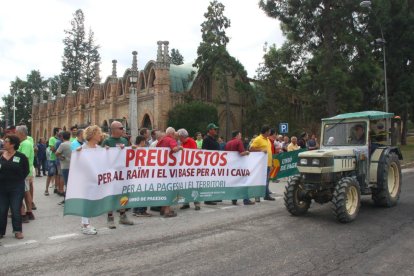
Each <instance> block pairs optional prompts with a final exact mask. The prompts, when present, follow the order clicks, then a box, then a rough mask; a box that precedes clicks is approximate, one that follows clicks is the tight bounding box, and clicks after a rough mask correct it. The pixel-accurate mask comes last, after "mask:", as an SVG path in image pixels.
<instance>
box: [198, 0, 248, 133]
mask: <svg viewBox="0 0 414 276" xmlns="http://www.w3.org/2000/svg"><path fill="white" fill-rule="evenodd" d="M224 8H225V7H224V5H223V4H222V3H219V2H218V1H217V0H214V1H212V2H210V5H209V6H208V8H207V12H206V13H205V14H204V17H205V18H206V20H205V21H204V22H203V23H202V24H201V37H202V41H201V43H200V45H199V46H198V48H197V59H196V61H195V63H194V66H196V67H197V68H198V75H197V79H196V81H195V82H198V84H199V85H204V86H205V87H207V90H208V93H207V94H210V95H211V89H212V88H211V81H212V80H213V79H216V80H218V81H219V84H220V85H219V86H220V90H221V91H220V92H221V93H219V99H216V100H218V101H219V102H224V104H225V110H226V125H227V129H226V138H227V139H229V138H230V137H231V135H230V132H231V129H230V99H229V85H228V80H227V78H228V77H229V76H232V77H235V76H236V75H239V76H241V77H242V78H243V77H244V78H246V77H247V73H246V71H245V70H244V67H243V66H242V65H241V63H240V62H238V61H237V60H236V59H235V58H233V57H232V56H231V55H230V54H229V53H228V52H227V48H226V46H227V43H228V42H229V38H228V37H227V35H226V29H227V28H229V27H230V20H229V19H228V18H227V17H226V16H224ZM209 100H214V99H209Z"/></svg>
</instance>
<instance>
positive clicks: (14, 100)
mask: <svg viewBox="0 0 414 276" xmlns="http://www.w3.org/2000/svg"><path fill="white" fill-rule="evenodd" d="M13 125H14V126H15V125H16V94H15V93H13Z"/></svg>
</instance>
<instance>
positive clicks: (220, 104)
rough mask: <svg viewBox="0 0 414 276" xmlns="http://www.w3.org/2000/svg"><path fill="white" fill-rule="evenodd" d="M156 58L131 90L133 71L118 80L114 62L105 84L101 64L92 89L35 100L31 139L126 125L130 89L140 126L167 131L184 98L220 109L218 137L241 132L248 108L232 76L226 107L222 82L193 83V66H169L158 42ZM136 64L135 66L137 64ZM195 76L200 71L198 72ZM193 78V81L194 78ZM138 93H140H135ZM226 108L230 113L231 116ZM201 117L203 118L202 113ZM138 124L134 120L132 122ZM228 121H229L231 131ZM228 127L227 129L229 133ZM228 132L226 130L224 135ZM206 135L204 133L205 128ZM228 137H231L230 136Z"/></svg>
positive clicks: (165, 47) (164, 48)
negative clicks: (55, 131)
mask: <svg viewBox="0 0 414 276" xmlns="http://www.w3.org/2000/svg"><path fill="white" fill-rule="evenodd" d="M157 44H158V49H157V55H156V60H155V61H153V60H151V61H149V62H147V64H146V65H145V67H144V68H143V69H142V70H137V69H135V70H137V73H138V82H137V83H136V85H133V86H131V82H130V76H131V73H133V72H135V71H132V70H133V69H134V68H133V67H132V68H130V69H127V70H126V71H125V72H124V74H123V75H122V77H118V76H117V70H116V63H117V61H116V60H113V61H112V74H111V75H110V76H108V77H107V78H106V79H105V81H104V82H103V83H101V78H100V76H99V65H98V64H97V65H96V67H95V70H96V76H97V77H96V78H95V79H94V82H93V84H92V85H91V87H84V86H82V85H81V87H79V88H78V89H77V90H76V91H72V86H71V84H70V83H69V85H68V91H67V92H66V93H65V94H62V93H61V91H60V89H58V90H59V91H58V94H57V96H56V97H53V96H52V94H51V92H49V95H48V96H47V100H45V99H44V96H43V95H41V96H40V99H39V97H36V96H35V97H34V98H33V106H32V136H33V138H35V139H36V140H37V139H39V138H40V137H46V138H48V137H50V136H51V133H52V130H53V128H54V127H62V128H66V129H69V128H70V127H71V126H73V125H77V126H78V127H86V126H88V125H94V124H96V125H99V126H101V127H102V128H103V130H104V131H107V130H108V127H109V125H110V123H111V122H112V121H113V120H121V121H122V122H123V123H124V124H125V126H127V125H128V123H129V122H130V121H131V120H130V118H129V114H131V113H130V110H131V107H130V106H129V105H130V95H131V91H132V92H134V91H136V95H137V97H136V114H137V116H136V117H137V120H136V121H137V125H138V128H142V127H147V128H149V129H160V130H165V128H166V127H167V121H168V111H169V110H171V109H172V108H174V106H175V105H177V104H179V103H182V102H183V101H184V97H185V96H186V95H191V96H192V98H193V99H198V100H202V101H204V102H209V103H212V104H213V103H214V104H215V105H216V107H217V109H218V117H219V122H218V124H219V126H220V133H221V135H223V136H225V137H226V136H228V134H229V133H230V132H231V131H232V130H234V129H239V130H242V120H243V117H244V110H243V105H242V98H241V96H240V95H239V94H238V92H237V91H235V90H234V87H235V85H234V82H235V79H233V78H229V79H228V82H229V87H230V91H229V97H228V99H229V102H228V104H226V102H224V101H223V100H220V98H223V97H218V95H219V93H220V91H219V89H218V83H217V81H215V80H210V81H208V82H206V83H204V84H202V85H197V84H194V82H193V80H194V79H195V78H194V74H192V73H194V72H195V71H196V69H195V68H193V67H192V66H191V64H182V65H179V66H177V65H173V64H170V57H169V51H168V41H158V42H157ZM133 54H134V57H133V58H134V60H135V64H136V54H137V53H136V52H133ZM133 65H134V62H133ZM195 75H196V73H195ZM190 76H193V77H190ZM134 89H136V90H134ZM226 106H227V109H228V110H229V116H228V117H227V113H226ZM200 116H202V114H200ZM133 121H134V120H133ZM226 121H229V128H227V125H226ZM227 129H228V130H227ZM226 130H227V131H226ZM201 131H204V130H201ZM226 134H227V135H226ZM227 138H228V139H230V137H227Z"/></svg>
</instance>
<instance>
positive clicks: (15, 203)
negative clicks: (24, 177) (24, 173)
mask: <svg viewBox="0 0 414 276" xmlns="http://www.w3.org/2000/svg"><path fill="white" fill-rule="evenodd" d="M23 197H24V181H23V182H22V183H18V184H16V183H15V185H13V186H11V187H7V186H6V187H2V188H1V189H0V235H3V236H4V234H6V227H7V213H8V211H9V208H10V209H11V214H12V219H11V220H12V226H13V233H16V232H22V216H21V215H20V208H21V206H22V202H23Z"/></svg>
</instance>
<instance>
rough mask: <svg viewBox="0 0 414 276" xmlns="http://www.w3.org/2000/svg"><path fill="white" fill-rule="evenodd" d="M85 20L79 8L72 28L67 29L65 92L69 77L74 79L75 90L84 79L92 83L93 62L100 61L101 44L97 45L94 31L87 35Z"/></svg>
mask: <svg viewBox="0 0 414 276" xmlns="http://www.w3.org/2000/svg"><path fill="white" fill-rule="evenodd" d="M84 21H85V17H84V14H83V12H82V10H80V9H79V10H77V11H76V12H75V13H74V18H73V19H72V21H71V23H70V24H71V26H72V27H71V29H69V30H65V34H66V37H65V38H64V40H63V44H64V50H63V60H62V74H61V82H62V90H63V91H64V92H66V90H67V87H68V82H69V79H71V80H72V87H73V89H74V90H76V89H77V88H78V87H79V85H80V83H81V81H82V79H84V80H85V82H86V85H90V84H91V83H92V79H93V77H94V72H93V69H92V68H93V64H94V63H95V62H99V61H100V55H99V52H98V49H99V46H97V45H95V41H94V33H93V32H92V31H91V30H90V31H89V34H88V36H87V37H86V35H85V26H84Z"/></svg>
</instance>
